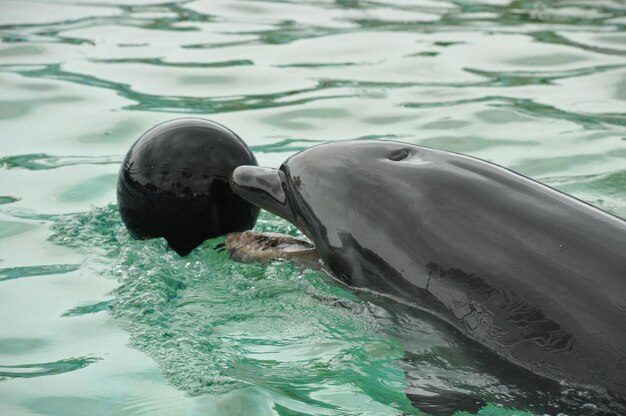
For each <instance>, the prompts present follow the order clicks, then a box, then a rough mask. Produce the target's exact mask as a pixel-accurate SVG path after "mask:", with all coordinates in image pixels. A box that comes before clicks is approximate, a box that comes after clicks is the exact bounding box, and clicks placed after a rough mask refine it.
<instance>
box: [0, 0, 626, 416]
mask: <svg viewBox="0 0 626 416" xmlns="http://www.w3.org/2000/svg"><path fill="white" fill-rule="evenodd" d="M625 25H626V6H625V5H624V3H623V2H621V1H613V0H563V1H549V0H543V1H539V0H533V1H510V0H485V1H470V0H468V1H435V0H418V1H402V0H397V1H358V0H346V1H340V0H337V1H324V0H318V1H308V2H296V1H240V0H223V1H202V0H200V1H181V2H169V3H158V2H157V3H155V2H153V1H133V2H130V1H128V2H125V1H118V0H116V1H113V2H99V1H91V0H81V1H80V2H75V1H69V0H68V1H58V2H45V1H33V2H30V1H29V2H22V1H17V0H8V1H5V0H0V39H1V43H0V89H1V91H2V94H0V135H1V139H2V140H0V183H1V184H2V186H1V187H0V286H2V290H0V313H2V316H3V317H4V319H3V320H2V322H3V324H2V326H0V329H1V333H0V378H2V381H0V399H1V400H0V403H1V404H0V410H2V413H3V414H28V413H36V414H46V415H61V414H84V413H88V412H100V413H102V414H116V415H118V414H120V415H121V414H128V415H136V414H167V415H171V414H220V415H229V414H230V415H234V414H259V415H263V414H276V413H278V414H285V415H286V414H328V415H340V414H341V415H344V414H355V415H358V414H367V413H369V414H390V415H391V414H397V413H398V412H406V413H408V414H416V413H417V411H416V410H415V409H413V408H412V407H411V405H410V404H409V402H408V400H407V399H406V397H405V395H404V389H405V388H406V383H407V374H408V376H409V377H408V378H409V379H411V378H412V379H414V380H413V382H414V383H416V385H415V386H413V387H414V388H421V389H425V390H427V391H428V389H429V388H430V389H431V391H437V390H436V389H444V390H446V389H447V390H453V391H460V392H467V391H470V392H472V393H473V394H474V395H476V394H478V395H480V394H482V395H483V396H485V397H484V398H486V399H488V401H491V402H493V403H494V404H489V405H487V407H485V408H483V409H482V410H481V412H482V414H490V415H491V414H496V415H509V414H513V413H515V414H521V412H520V411H516V412H507V411H506V410H503V409H500V408H498V407H497V406H496V404H511V403H512V404H515V405H516V406H517V407H518V408H520V409H521V410H532V409H530V408H529V407H528V406H530V404H531V403H532V402H533V401H538V402H544V404H545V402H549V401H550V400H551V399H550V398H549V397H548V398H546V397H544V398H543V399H542V398H541V397H540V398H537V397H535V396H536V394H534V393H533V392H532V391H530V390H532V389H533V388H532V385H531V386H530V387H529V386H528V385H526V384H524V383H517V381H516V380H504V379H502V378H501V377H500V376H499V373H498V372H497V371H492V370H493V369H492V368H489V366H488V365H486V364H485V359H483V358H480V353H470V352H468V351H470V350H471V349H472V348H471V346H466V345H464V344H463V341H462V340H457V339H456V338H454V337H452V338H451V337H450V336H449V335H447V334H446V333H445V331H442V330H441V328H439V327H438V326H437V324H436V323H433V322H431V321H430V320H429V319H428V318H427V317H423V316H420V314H415V313H412V312H407V311H404V310H400V311H396V310H391V309H389V310H387V309H386V308H384V307H381V306H374V305H373V304H372V303H368V302H367V301H363V300H359V299H358V298H357V297H355V296H354V295H353V294H351V293H350V292H348V291H346V290H345V289H344V288H340V287H337V286H336V285H335V284H334V283H332V282H330V281H328V280H327V279H325V278H324V277H323V276H320V275H319V274H316V273H312V272H303V271H302V270H299V269H298V268H296V267H294V266H292V265H289V264H274V265H270V266H258V265H247V266H244V265H238V264H233V263H232V262H230V261H228V259H227V257H226V255H225V254H224V253H219V252H217V251H215V250H214V249H213V246H214V245H215V244H216V242H215V241H214V242H207V243H206V244H205V245H204V246H203V247H202V248H201V249H199V250H197V251H196V252H194V253H193V254H192V256H191V257H189V258H185V259H181V258H178V257H176V256H175V255H174V254H172V253H171V252H169V251H167V250H166V248H165V246H164V244H163V242H161V241H150V242H134V241H130V240H129V238H128V236H127V235H126V233H125V231H124V229H123V227H122V225H121V222H120V219H119V217H118V215H117V213H116V208H115V206H114V205H112V203H114V201H115V194H114V189H115V177H116V175H117V169H118V166H119V162H120V160H121V158H122V156H123V154H124V153H125V151H126V150H127V149H128V147H129V146H130V144H131V143H132V142H133V141H134V140H135V139H136V138H137V137H138V136H139V135H140V134H141V133H142V132H143V131H145V130H146V129H147V128H149V127H150V126H152V125H153V124H156V123H157V122H161V121H163V120H166V119H169V118H174V117H180V116H184V115H194V116H202V117H207V118H211V119H214V120H216V121H218V122H221V123H223V124H225V125H227V126H229V127H230V128H232V129H233V130H235V131H236V132H237V133H238V134H240V135H241V136H242V137H243V138H244V139H245V140H246V141H247V142H248V143H249V144H250V145H251V147H252V148H253V150H254V151H255V153H256V155H257V158H258V159H259V162H260V163H261V164H263V165H268V166H277V165H278V164H280V162H281V161H282V160H284V159H285V158H286V157H288V156H289V155H291V154H292V153H294V152H296V151H299V150H302V149H305V148H307V147H309V146H311V145H314V144H317V143H320V142H325V141H330V140H342V139H362V140H367V139H373V138H378V139H393V140H401V141H406V142H411V143H415V144H423V145H427V146H432V147H438V148H443V149H449V150H453V151H458V152H463V153H467V154H471V155H474V156H477V157H481V158H484V159H488V160H491V161H494V162H496V163H499V164H501V165H504V166H506V167H509V168H511V169H513V170H516V171H518V172H521V173H523V174H526V175H528V176H531V177H532V178H535V179H537V180H539V181H542V182H544V183H547V184H550V185H553V186H555V187H557V188H559V189H561V190H563V191H565V192H567V193H570V194H572V195H574V196H576V197H578V198H581V199H583V200H586V201H588V202H591V203H593V204H595V205H598V206H600V207H602V208H604V209H606V210H608V211H611V212H613V213H615V214H617V215H621V216H623V217H624V216H626V163H625V162H626V115H625V114H624V101H626V60H625V58H626V47H625V46H624V45H626V35H625V33H626V32H625V31H624V26H625ZM258 228H259V229H264V230H270V231H275V232H289V233H292V234H296V231H295V230H294V229H293V228H292V227H291V226H290V225H289V224H287V223H285V222H283V221H281V220H277V219H276V218H274V217H271V216H264V217H263V218H262V221H261V222H260V223H259V225H258ZM337 298H340V299H343V300H342V301H340V302H339V303H338V302H337ZM477 357H478V358H477ZM407 363H412V364H411V365H412V366H411V365H409V367H408V368H407ZM405 373H407V374H405ZM535 393H536V392H535ZM539 393H541V392H539ZM573 394H574V395H576V394H580V392H574V393H573ZM531 396H532V397H531ZM539 396H541V394H539ZM524 398H528V402H527V403H526V405H527V406H525V403H524ZM581 400H582V401H583V402H584V397H583V399H581ZM584 412H587V413H585V414H589V413H591V412H592V410H590V409H589V408H585V410H584Z"/></svg>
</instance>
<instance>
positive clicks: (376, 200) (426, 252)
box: [230, 140, 626, 400]
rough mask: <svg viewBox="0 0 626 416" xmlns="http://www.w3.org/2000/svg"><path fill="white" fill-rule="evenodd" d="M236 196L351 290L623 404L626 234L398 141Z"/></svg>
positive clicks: (512, 178) (504, 176)
mask: <svg viewBox="0 0 626 416" xmlns="http://www.w3.org/2000/svg"><path fill="white" fill-rule="evenodd" d="M230 185H231V188H232V189H233V191H234V192H235V193H236V194H238V195H239V196H241V197H242V198H244V199H246V200H247V201H249V202H251V203H252V204H254V205H256V206H258V207H260V208H263V209H266V210H268V211H270V212H272V213H274V214H276V215H278V216H280V217H282V218H284V219H286V220H287V221H289V222H291V223H293V224H294V225H295V226H297V227H298V228H299V229H300V230H301V231H302V232H303V233H304V234H305V235H306V236H307V237H308V238H309V239H310V240H311V242H312V243H313V244H314V246H315V250H316V251H317V254H318V255H319V258H320V262H321V267H322V268H323V270H325V271H326V272H327V273H328V274H330V275H332V276H333V277H335V278H337V279H339V280H341V281H343V282H344V283H345V284H347V285H349V286H351V287H354V288H359V289H365V290H367V291H371V292H375V293H378V294H382V295H385V296H387V297H390V298H392V299H396V300H398V301H400V302H403V303H408V304H410V305H412V306H414V307H416V308H419V309H421V310H423V311H426V312H428V314H430V315H432V316H434V317H436V318H437V319H439V320H441V321H443V322H445V323H446V324H447V325H449V326H452V327H454V328H456V329H457V330H458V331H460V332H461V333H462V334H464V335H465V336H466V337H468V338H470V339H471V340H474V341H476V342H478V343H480V344H482V345H483V346H485V347H486V348H488V349H489V350H491V351H492V352H494V353H495V354H497V355H498V356H500V357H502V358H503V359H505V360H507V361H509V362H511V363H513V364H515V365H517V366H519V367H522V368H523V369H526V370H529V371H531V372H532V373H535V374H538V375H540V376H542V377H545V378H547V379H550V380H554V381H556V382H559V383H566V384H567V385H571V386H575V387H582V388H585V389H589V390H593V391H597V392H600V393H602V394H605V393H608V396H609V397H614V398H617V399H619V400H623V399H625V398H626V221H624V220H623V219H621V218H619V217H617V216H614V215H611V214H609V213H607V212H604V211H602V210H600V209H598V208H596V207H594V206H592V205H589V204H587V203H585V202H583V201H580V200H578V199H576V198H573V197H571V196H568V195H566V194H564V193H561V192H559V191H557V190H555V189H552V188H550V187H548V186H546V185H543V184H541V183H538V182H536V181H534V180H532V179H529V178H527V177H524V176H522V175H519V174H517V173H515V172H512V171H510V170H507V169H506V168H503V167H500V166H498V165H495V164H493V163H489V162H486V161H483V160H480V159H476V158H473V157H469V156H465V155H461V154H456V153H451V152H448V151H442V150H436V149H432V148H426V147H421V146H415V145H410V144H405V143H400V142H393V141H374V140H372V141H342V142H333V143H328V144H322V145H318V146H315V147H312V148H309V149H306V150H304V151H302V152H300V153H297V154H295V155H293V156H292V157H290V158H289V159H287V160H286V161H285V162H284V163H283V164H282V165H281V166H280V168H279V169H271V168H263V167H258V166H240V167H237V168H236V169H235V170H234V172H233V173H232V175H231V177H230Z"/></svg>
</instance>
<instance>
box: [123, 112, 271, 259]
mask: <svg viewBox="0 0 626 416" xmlns="http://www.w3.org/2000/svg"><path fill="white" fill-rule="evenodd" d="M256 164H257V161H256V159H255V158H254V155H253V154H252V151H250V149H249V148H248V146H247V145H246V144H245V143H244V142H243V140H241V139H240V138H239V137H238V136H237V135H236V134H235V133H233V132H232V131H230V130H228V129H227V128H226V127H224V126H222V125H220V124H218V123H215V122H212V121H209V120H204V119H199V118H181V119H176V120H171V121H167V122H165V123H162V124H159V125H157V126H155V127H153V128H152V129H150V130H148V131H147V132H146V133H144V134H143V135H142V136H141V137H140V138H139V140H137V141H136V142H135V144H133V146H132V147H131V148H130V150H129V151H128V153H127V154H126V157H125V158H124V162H123V163H122V167H121V170H120V173H119V179H118V182H117V201H118V204H119V209H120V214H121V216H122V220H123V221H124V224H126V228H128V231H129V232H130V234H131V236H133V237H134V238H136V239H149V238H157V237H163V238H165V239H166V240H167V242H168V244H169V246H170V247H171V248H172V249H174V250H175V251H176V252H177V253H178V254H180V255H181V256H185V255H187V254H189V253H190V252H191V251H192V250H193V249H194V248H196V247H197V246H198V245H200V244H201V243H202V242H203V241H205V240H207V239H209V238H213V237H217V236H221V235H224V234H227V233H229V232H235V231H244V230H248V229H250V228H252V227H253V226H254V224H255V222H256V219H257V217H258V215H259V209H258V208H257V207H255V206H254V205H252V204H250V203H249V202H247V201H245V200H243V199H242V198H240V197H239V196H237V195H236V194H234V193H233V191H232V190H231V189H230V185H229V184H228V178H229V176H230V174H231V173H232V172H233V170H234V169H235V168H236V167H237V166H241V165H256Z"/></svg>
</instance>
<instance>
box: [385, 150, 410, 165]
mask: <svg viewBox="0 0 626 416" xmlns="http://www.w3.org/2000/svg"><path fill="white" fill-rule="evenodd" d="M387 157H388V158H389V160H393V161H394V162H399V161H401V160H404V159H406V158H407V157H409V151H408V150H407V149H398V150H394V151H393V152H391V153H390V154H389V156H387Z"/></svg>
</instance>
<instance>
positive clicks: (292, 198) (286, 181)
mask: <svg viewBox="0 0 626 416" xmlns="http://www.w3.org/2000/svg"><path fill="white" fill-rule="evenodd" d="M437 157H438V155H437V152H436V151H434V150H431V149H426V148H422V147H418V146H414V145H408V144H405V143H398V142H391V141H342V142H334V143H328V144H322V145H319V146H315V147H312V148H309V149H306V150H304V151H302V152H300V153H297V154H295V155H293V156H292V157H290V158H289V159H287V160H286V161H285V162H284V163H283V164H282V165H281V166H280V168H279V169H271V168H261V167H258V166H240V167H238V168H236V169H235V171H234V172H233V174H232V175H231V177H230V185H231V188H232V189H233V191H234V192H235V193H236V194H238V195H239V196H241V197H243V198H244V199H246V200H248V201H249V202H251V203H252V204H254V205H256V206H258V207H260V208H263V209H265V210H267V211H270V212H272V213H274V214H276V215H278V216H280V217H282V218H284V219H286V220H287V221H289V222H291V223H292V224H294V225H295V226H296V227H298V228H299V229H300V230H301V231H302V232H303V233H304V234H305V235H307V236H308V237H309V239H310V240H311V241H312V242H313V243H314V244H315V246H316V249H317V251H318V254H319V255H320V257H321V259H322V260H323V261H324V262H325V263H326V264H329V263H330V267H331V268H334V269H335V270H340V269H346V268H349V267H344V266H341V264H343V263H345V262H346V261H349V259H351V258H353V257H354V256H353V252H352V251H351V250H354V249H355V247H356V249H358V250H361V248H360V247H362V246H363V245H364V244H365V245H368V246H370V248H369V249H370V250H372V251H374V250H377V248H376V247H374V246H375V244H376V242H375V241H371V240H372V239H375V238H377V231H376V230H377V229H380V230H382V229H385V230H388V231H389V232H391V233H393V232H397V233H398V234H400V233H402V232H404V230H402V229H401V227H402V221H398V215H402V212H403V211H410V210H412V209H413V206H407V205H406V204H407V201H409V202H413V201H414V200H413V199H411V198H412V197H411V198H406V197H402V195H417V196H419V195H418V194H416V193H415V186H416V185H417V183H416V181H415V180H413V178H414V177H415V175H418V176H419V171H420V170H421V171H423V170H424V169H429V168H430V167H432V166H433V164H432V163H431V161H432V160H433V159H434V158H437ZM402 204H404V205H402ZM394 227H400V228H399V229H398V230H397V231H395V230H394ZM378 235H380V233H378ZM333 264H334V265H335V266H334V267H333Z"/></svg>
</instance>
